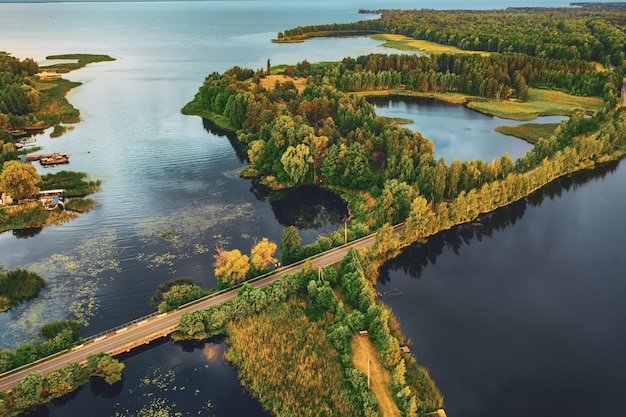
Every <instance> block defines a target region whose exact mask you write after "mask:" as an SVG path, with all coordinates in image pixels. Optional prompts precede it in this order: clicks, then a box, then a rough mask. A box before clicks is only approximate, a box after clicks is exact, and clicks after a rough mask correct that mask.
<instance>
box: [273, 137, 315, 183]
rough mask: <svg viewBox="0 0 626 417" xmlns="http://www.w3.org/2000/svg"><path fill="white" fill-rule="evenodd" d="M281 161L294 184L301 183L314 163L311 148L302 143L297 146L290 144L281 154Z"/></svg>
mask: <svg viewBox="0 0 626 417" xmlns="http://www.w3.org/2000/svg"><path fill="white" fill-rule="evenodd" d="M280 162H281V163H282V164H283V167H284V169H285V172H286V173H287V174H288V175H289V177H290V178H291V180H292V181H293V182H294V184H300V183H301V182H302V180H304V178H305V176H306V174H307V173H308V172H309V168H310V167H311V164H312V163H313V158H312V157H311V148H309V147H308V146H306V145H304V144H302V143H300V144H298V145H296V146H295V147H294V146H289V147H288V148H287V150H286V151H285V153H284V154H283V156H281V158H280Z"/></svg>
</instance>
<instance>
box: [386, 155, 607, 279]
mask: <svg viewBox="0 0 626 417" xmlns="http://www.w3.org/2000/svg"><path fill="white" fill-rule="evenodd" d="M618 166H619V162H611V163H608V164H605V165H602V166H599V167H597V168H596V169H593V170H588V171H582V172H578V173H576V174H573V175H569V176H565V177H562V178H559V179H558V180H556V181H554V182H552V183H551V184H548V185H547V186H545V187H543V188H542V189H540V190H538V191H537V192H535V193H533V194H531V195H529V196H528V197H527V198H524V199H522V200H518V201H516V202H514V203H512V204H509V205H508V206H506V207H502V208H500V209H498V210H495V211H492V212H490V213H485V214H481V215H480V216H478V219H477V220H476V221H474V222H472V223H465V224H462V225H459V226H455V227H453V228H451V229H450V230H445V231H443V232H441V233H438V234H436V235H434V236H431V237H429V238H428V241H427V243H425V244H422V243H414V244H413V245H411V246H409V247H408V248H406V249H404V250H403V251H402V252H401V254H400V255H398V256H397V257H396V258H394V259H392V260H390V261H389V262H387V263H386V264H385V265H383V267H382V268H381V269H380V276H379V280H378V282H379V283H381V284H385V283H388V282H390V280H391V279H390V273H391V272H392V271H403V272H404V273H405V274H407V275H408V276H410V277H412V278H420V277H421V275H422V272H423V271H424V269H425V268H426V267H427V266H428V265H430V264H432V265H434V264H435V263H436V262H437V258H438V257H439V256H440V255H441V254H442V253H443V252H444V250H445V249H450V250H452V251H453V252H454V253H455V254H456V255H458V254H459V251H460V249H461V247H462V246H463V245H464V244H465V245H469V244H471V243H472V241H474V240H476V241H478V242H480V241H482V239H483V238H484V237H491V236H493V234H494V232H498V231H502V230H504V229H506V228H507V227H509V226H511V225H514V224H515V223H516V222H517V221H518V220H520V219H521V218H522V217H524V214H525V213H526V208H527V206H531V207H538V206H541V205H542V204H543V202H544V201H545V199H546V198H548V199H550V200H554V199H555V198H558V197H561V195H562V194H563V193H564V192H568V191H571V190H576V189H577V188H578V187H580V186H582V185H584V184H587V183H589V182H591V181H594V180H598V179H602V178H604V177H606V176H607V175H608V174H612V173H614V172H615V171H616V170H617V168H618Z"/></svg>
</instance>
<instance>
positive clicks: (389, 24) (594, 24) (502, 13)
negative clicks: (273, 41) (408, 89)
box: [278, 8, 626, 66]
mask: <svg viewBox="0 0 626 417" xmlns="http://www.w3.org/2000/svg"><path fill="white" fill-rule="evenodd" d="M365 12H366V11H365ZM376 13H380V14H381V18H380V19H376V20H365V21H361V22H356V23H344V24H329V25H314V26H306V27H297V28H293V29H288V30H285V31H284V32H281V33H279V34H278V40H279V41H290V40H291V41H293V40H298V39H300V40H301V39H305V38H307V37H310V36H318V35H317V34H319V33H324V34H328V33H339V34H341V33H345V32H349V31H357V30H359V31H363V32H376V33H396V34H402V35H406V36H409V37H412V38H415V39H423V40H428V41H432V42H437V43H441V44H446V45H453V46H456V47H458V48H460V49H465V50H474V51H489V52H499V53H506V52H518V53H522V54H525V55H530V56H536V57H552V58H556V59H573V60H584V61H598V62H600V63H602V64H604V65H606V66H608V65H609V64H613V65H616V66H622V65H623V62H624V59H625V58H626V56H625V54H626V49H625V43H626V34H625V33H624V26H625V24H626V18H625V17H624V14H623V13H619V12H616V11H609V10H592V9H581V8H571V9H548V8H541V9H512V8H511V9H506V10H489V11H472V10H454V11H448V10H425V9H422V10H379V11H376Z"/></svg>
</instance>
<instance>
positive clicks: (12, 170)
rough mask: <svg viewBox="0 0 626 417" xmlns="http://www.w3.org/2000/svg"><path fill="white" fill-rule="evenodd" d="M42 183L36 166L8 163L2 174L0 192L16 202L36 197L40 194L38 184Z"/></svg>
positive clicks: (0, 176)
mask: <svg viewBox="0 0 626 417" xmlns="http://www.w3.org/2000/svg"><path fill="white" fill-rule="evenodd" d="M40 182H41V177H40V176H39V173H38V172H37V170H36V169H35V167H34V166H32V165H30V164H23V163H21V162H20V161H7V162H5V163H4V165H3V167H2V173H1V174H0V191H4V192H5V193H7V194H9V195H11V196H12V197H13V198H14V199H16V200H18V199H23V198H30V197H35V196H36V195H37V193H39V187H38V186H37V184H39V183H40Z"/></svg>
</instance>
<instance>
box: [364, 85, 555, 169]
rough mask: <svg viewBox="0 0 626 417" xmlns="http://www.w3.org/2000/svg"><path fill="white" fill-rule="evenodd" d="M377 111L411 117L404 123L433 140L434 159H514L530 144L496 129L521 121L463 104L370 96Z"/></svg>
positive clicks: (548, 119) (550, 120)
mask: <svg viewBox="0 0 626 417" xmlns="http://www.w3.org/2000/svg"><path fill="white" fill-rule="evenodd" d="M368 101H369V102H370V103H372V104H373V105H374V107H375V108H376V114H379V115H381V116H385V117H397V118H402V119H409V120H412V121H413V122H412V123H408V124H404V125H402V126H403V127H406V128H408V129H411V130H414V131H416V132H421V133H422V135H423V136H424V137H426V138H428V139H430V140H431V141H433V143H434V144H435V159H439V158H443V159H444V160H445V161H446V162H447V163H450V162H452V161H453V160H454V159H455V158H456V159H459V160H461V161H471V160H474V159H482V160H484V161H489V162H490V161H492V160H493V159H494V158H500V157H501V156H502V155H504V154H505V153H508V154H509V156H510V157H511V159H512V160H513V161H515V160H516V159H517V158H519V157H522V156H524V155H526V152H528V151H529V150H530V149H531V148H532V145H531V144H529V143H527V142H525V141H523V140H519V139H518V138H515V137H512V136H507V135H503V134H501V133H498V132H496V131H495V128H496V127H497V126H515V125H518V124H519V123H520V122H517V121H514V120H507V119H501V118H499V117H495V116H488V115H486V114H482V113H479V112H476V111H474V110H471V109H469V108H467V107H465V106H459V105H455V104H450V103H445V102H442V101H437V100H432V99H426V98H420V97H372V98H370V99H368ZM563 119H564V117H561V116H547V117H538V118H536V119H535V120H533V121H532V122H533V123H560V122H561V120H563Z"/></svg>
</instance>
